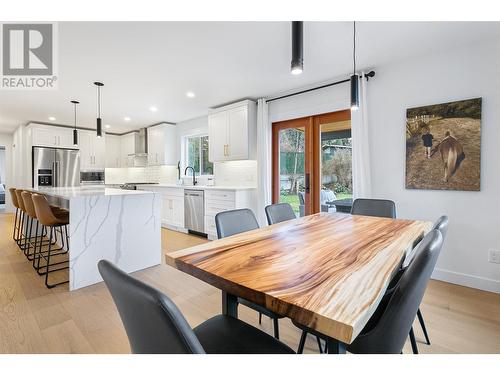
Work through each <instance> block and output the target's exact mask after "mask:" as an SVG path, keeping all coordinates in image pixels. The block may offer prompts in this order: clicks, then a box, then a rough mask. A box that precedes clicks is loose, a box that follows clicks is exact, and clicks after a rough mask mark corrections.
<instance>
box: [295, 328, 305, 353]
mask: <svg viewBox="0 0 500 375" xmlns="http://www.w3.org/2000/svg"><path fill="white" fill-rule="evenodd" d="M306 338H307V332H306V331H302V335H301V336H300V341H299V347H298V349H297V354H302V353H303V352H304V345H305V343H306Z"/></svg>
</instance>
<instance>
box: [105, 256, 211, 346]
mask: <svg viewBox="0 0 500 375" xmlns="http://www.w3.org/2000/svg"><path fill="white" fill-rule="evenodd" d="M98 268H99V272H100V274H101V276H102V278H103V279H104V282H105V283H106V286H107V287H108V289H109V291H110V293H111V296H112V297H113V300H114V301H115V304H116V307H117V308H118V312H119V313H120V317H121V319H122V322H123V325H124V327H125V331H126V332H127V336H128V339H129V342H130V348H131V349H132V353H137V354H183V353H205V351H204V350H203V347H202V346H201V344H200V342H199V341H198V338H197V337H196V335H195V334H194V332H193V330H192V329H191V327H190V326H189V324H188V322H187V321H186V319H185V318H184V316H183V315H182V313H181V312H180V311H179V309H178V308H177V306H175V304H174V303H173V302H172V301H171V300H170V298H168V297H167V296H166V295H164V294H163V293H161V292H160V291H159V290H156V289H155V288H153V287H151V286H149V285H147V284H145V283H143V282H142V281H139V280H137V279H135V278H133V277H131V276H129V275H128V274H126V273H125V272H123V271H122V270H120V269H119V268H117V267H116V266H115V265H113V264H112V263H111V262H108V261H107V260H101V261H100V262H99V263H98Z"/></svg>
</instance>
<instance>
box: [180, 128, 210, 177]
mask: <svg viewBox="0 0 500 375" xmlns="http://www.w3.org/2000/svg"><path fill="white" fill-rule="evenodd" d="M185 142H186V143H185V150H186V155H185V159H184V160H185V163H186V167H187V166H190V167H193V168H194V170H195V172H196V174H197V175H202V176H203V175H212V174H213V172H214V167H213V164H212V163H211V162H209V161H208V135H202V136H194V137H186V141H185Z"/></svg>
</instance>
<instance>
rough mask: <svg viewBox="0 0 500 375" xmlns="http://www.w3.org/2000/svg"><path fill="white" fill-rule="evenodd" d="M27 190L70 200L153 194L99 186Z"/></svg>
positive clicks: (144, 191)
mask: <svg viewBox="0 0 500 375" xmlns="http://www.w3.org/2000/svg"><path fill="white" fill-rule="evenodd" d="M25 190H28V191H31V192H35V193H40V194H45V195H49V196H51V197H56V198H62V199H68V200H69V199H73V198H80V197H94V196H96V197H100V196H117V195H118V196H119V195H144V194H152V192H149V191H146V190H122V189H114V188H107V187H98V186H92V187H85V186H79V187H45V188H44V187H40V188H37V189H34V188H27V189H25Z"/></svg>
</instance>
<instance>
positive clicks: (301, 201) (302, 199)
mask: <svg viewBox="0 0 500 375" xmlns="http://www.w3.org/2000/svg"><path fill="white" fill-rule="evenodd" d="M297 195H298V196H299V203H300V204H306V202H305V197H304V192H303V191H299V192H298V194H297Z"/></svg>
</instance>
